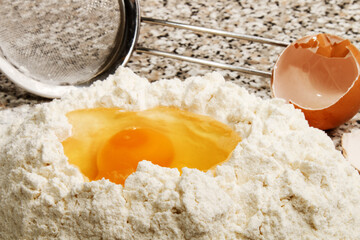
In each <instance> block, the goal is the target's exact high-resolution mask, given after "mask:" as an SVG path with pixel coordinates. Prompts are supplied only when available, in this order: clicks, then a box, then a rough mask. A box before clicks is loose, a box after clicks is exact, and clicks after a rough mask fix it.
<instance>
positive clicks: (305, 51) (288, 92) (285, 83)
mask: <svg viewBox="0 0 360 240" xmlns="http://www.w3.org/2000/svg"><path fill="white" fill-rule="evenodd" d="M358 76H359V70H358V65H357V63H356V61H355V59H354V58H353V57H352V55H351V53H350V52H349V53H348V54H347V56H346V57H345V58H329V57H324V56H322V55H319V54H315V53H314V51H313V50H312V49H311V48H302V47H298V48H296V47H295V46H294V45H293V44H291V45H290V46H289V47H288V48H287V49H286V51H284V53H283V54H282V55H281V57H279V60H278V62H277V64H276V66H275V68H274V73H273V77H274V78H276V81H274V82H273V94H274V95H275V96H277V97H280V98H284V99H286V100H288V101H290V102H293V103H295V104H297V105H298V106H300V107H302V108H308V109H322V108H326V107H328V106H330V105H332V104H334V103H335V102H336V101H337V100H338V99H340V98H341V97H342V96H343V95H344V94H345V93H346V92H347V91H348V90H349V88H351V86H352V85H353V83H354V80H356V79H357V78H358Z"/></svg>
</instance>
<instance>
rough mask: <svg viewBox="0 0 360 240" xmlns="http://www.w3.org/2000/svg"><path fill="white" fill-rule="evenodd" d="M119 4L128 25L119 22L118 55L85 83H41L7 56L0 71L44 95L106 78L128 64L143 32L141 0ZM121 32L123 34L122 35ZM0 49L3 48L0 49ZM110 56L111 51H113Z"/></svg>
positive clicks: (56, 95)
mask: <svg viewBox="0 0 360 240" xmlns="http://www.w3.org/2000/svg"><path fill="white" fill-rule="evenodd" d="M118 2H119V7H120V9H121V11H122V13H123V14H122V15H123V16H124V18H125V19H123V20H125V21H124V22H125V24H122V23H121V24H120V25H119V29H118V34H117V38H116V40H115V41H116V43H117V44H120V45H119V46H118V47H117V48H115V49H114V51H115V54H114V57H112V58H111V59H110V60H109V61H107V62H106V63H105V64H104V65H103V66H102V68H101V70H100V71H99V72H98V73H97V74H95V75H94V77H93V78H92V79H89V80H88V81H86V82H85V83H81V84H77V85H67V86H62V85H51V84H46V83H43V82H39V81H37V80H35V79H33V78H30V77H29V76H26V75H25V74H24V73H22V72H21V71H20V70H19V69H18V68H17V67H15V66H14V65H12V64H11V63H10V62H8V61H7V60H6V59H4V58H0V71H1V72H2V73H3V74H4V75H5V76H6V77H7V78H8V79H9V80H10V81H12V82H13V83H14V84H15V85H17V86H19V87H20V88H22V89H24V90H26V91H28V92H30V93H32V94H35V95H38V96H41V97H45V98H61V96H63V95H64V94H66V93H67V92H69V91H71V90H74V89H77V88H82V87H87V86H89V85H91V83H93V82H94V81H96V80H103V79H105V78H106V77H107V76H108V75H110V74H111V73H113V72H114V71H115V70H116V68H117V67H119V66H125V65H126V64H127V62H128V61H129V59H130V57H131V55H132V53H133V52H134V49H135V45H136V43H137V40H138V36H139V32H140V5H139V0H119V1H118ZM121 33H124V37H122V38H120V35H121ZM0 50H1V48H0ZM110 55H111V54H110Z"/></svg>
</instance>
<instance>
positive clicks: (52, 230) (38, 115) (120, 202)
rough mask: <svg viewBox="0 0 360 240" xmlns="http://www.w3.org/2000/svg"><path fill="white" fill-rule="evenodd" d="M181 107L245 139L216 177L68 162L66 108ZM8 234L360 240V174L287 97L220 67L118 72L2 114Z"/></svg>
mask: <svg viewBox="0 0 360 240" xmlns="http://www.w3.org/2000/svg"><path fill="white" fill-rule="evenodd" d="M159 105H161V106H176V107H180V108H182V109H185V110H189V111H192V112H195V113H198V114H204V115H209V116H211V117H213V118H215V119H217V120H219V121H221V122H223V123H226V124H228V125H229V126H231V127H232V128H233V129H234V130H235V131H236V132H237V133H238V134H239V135H240V136H241V138H242V141H241V142H240V143H239V144H238V146H237V147H236V149H235V150H234V152H233V155H232V157H231V159H230V160H229V161H228V162H226V163H225V164H223V165H221V166H218V167H217V169H216V173H215V175H213V174H212V173H210V172H208V173H204V172H201V171H198V170H196V169H186V168H185V169H184V170H183V173H182V175H181V176H180V174H179V171H178V170H177V169H169V168H162V167H159V166H156V165H153V164H151V163H150V162H147V161H143V162H140V163H139V165H138V168H137V171H136V172H135V173H133V174H132V175H131V176H129V177H128V179H127V180H126V183H125V186H124V187H122V186H121V185H116V184H113V183H111V182H109V181H107V180H100V181H93V182H85V180H84V178H83V176H82V174H81V173H80V172H79V171H78V169H77V168H76V167H74V166H71V165H70V164H69V163H68V162H67V158H66V156H65V155H64V153H63V149H62V145H61V141H63V140H64V139H66V138H67V137H68V136H70V135H71V126H70V125H69V123H68V122H67V119H66V117H65V114H66V113H67V112H68V111H72V110H75V109H83V108H95V107H120V108H124V109H126V110H143V109H148V108H152V107H155V106H159ZM0 123H1V129H0V133H1V136H2V137H1V140H0V150H1V151H0V196H1V197H0V238H1V239H51V238H56V239H360V227H359V226H360V177H359V174H358V173H357V172H356V171H355V170H354V169H353V168H352V167H351V166H350V164H349V163H348V162H346V161H345V159H344V158H343V156H342V155H341V153H340V152H339V151H337V150H335V148H334V146H333V143H332V141H331V139H330V138H329V137H327V136H326V134H325V133H324V132H322V131H320V130H317V129H314V128H310V127H309V126H308V124H307V122H306V121H305V120H304V117H303V115H302V113H301V112H300V111H298V110H295V109H294V108H293V107H292V105H289V104H285V103H284V102H283V101H282V100H279V99H271V100H261V99H259V98H257V97H255V96H253V95H250V94H248V93H247V92H246V91H245V90H244V89H242V88H240V87H239V86H237V85H235V84H232V83H230V82H225V81H224V79H223V78H222V76H220V75H219V74H217V73H211V74H208V75H206V76H204V77H193V78H189V79H187V80H186V81H184V82H182V81H179V80H171V81H169V80H161V81H158V82H154V83H149V82H148V81H147V80H146V79H142V78H139V77H138V76H136V75H135V74H134V73H133V72H131V71H130V70H129V69H125V68H120V69H118V71H117V72H116V74H115V75H113V76H110V77H109V78H108V79H107V80H105V81H102V82H96V83H94V84H93V85H92V86H91V87H90V88H86V89H82V90H75V91H73V92H71V93H70V94H69V95H67V96H65V97H64V98H63V99H61V100H54V101H52V102H50V103H46V104H41V105H37V106H35V107H31V108H29V107H28V108H23V109H17V110H15V111H10V110H5V111H2V112H0Z"/></svg>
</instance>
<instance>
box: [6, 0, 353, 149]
mask: <svg viewBox="0 0 360 240" xmlns="http://www.w3.org/2000/svg"><path fill="white" fill-rule="evenodd" d="M140 5H141V15H142V16H146V17H154V18H160V19H166V20H172V21H179V22H183V23H190V24H194V25H199V26H206V27H210V28H215V29H223V30H227V31H234V32H238V33H242V34H251V35H256V36H262V37H267V38H273V39H277V40H281V41H288V42H290V41H293V40H296V39H298V38H300V37H303V36H306V35H310V34H314V33H320V32H326V33H330V34H335V35H338V36H342V37H345V38H348V39H350V40H351V41H352V42H353V43H354V45H355V46H357V47H358V48H359V47H360V38H359V33H360V15H359V12H360V1H355V0H354V1H352V0H345V1H335V0H322V1H319V0H305V1H304V0H300V1H297V0H288V1H286V0H279V1H265V0H253V1H250V0H247V1H241V0H238V1H236V0H223V1H219V0H196V1H188V0H184V1H177V0H142V1H141V3H140ZM138 45H141V46H144V47H148V48H156V49H160V50H164V51H170V52H174V53H179V54H184V55H188V56H193V57H198V58H205V59H209V60H214V61H218V62H224V63H228V64H234V65H238V66H245V67H251V68H256V69H259V70H265V71H271V69H272V67H273V65H274V63H275V61H276V59H277V56H278V55H279V54H280V53H281V51H282V48H281V47H276V46H267V45H262V44H259V43H249V42H246V41H242V40H235V39H231V38H226V37H219V36H212V35H209V34H200V33H193V32H191V31H187V30H181V29H174V28H170V27H160V26H156V25H150V24H144V23H143V24H141V33H140V37H139V41H138ZM127 66H128V67H130V68H131V69H132V70H133V71H134V72H136V73H137V74H139V75H141V76H143V77H146V78H148V79H149V80H150V81H155V80H157V79H162V78H166V79H172V78H180V79H185V78H187V77H189V76H194V75H203V74H205V73H207V72H210V71H214V70H217V71H219V72H221V73H222V74H223V75H224V77H225V78H226V79H227V80H228V81H233V82H235V83H237V84H239V85H240V86H243V87H245V88H246V89H247V90H248V91H249V92H252V93H254V94H256V95H257V96H260V97H262V98H269V97H270V88H269V82H270V79H268V78H264V77H258V76H252V75H246V74H243V73H239V72H231V71H227V70H221V69H215V68H211V67H206V66H201V65H197V64H192V63H187V62H182V61H178V60H172V59H164V58H161V57H156V56H150V55H145V54H138V53H134V54H133V56H132V58H131V60H130V62H129V63H128V65H127ZM45 101H48V100H47V99H43V98H41V97H37V96H34V95H32V94H29V93H26V92H25V91H23V90H21V89H19V88H18V87H16V86H15V85H14V84H13V83H11V82H10V81H9V80H8V79H7V78H6V77H5V76H4V75H3V74H0V107H1V108H15V107H18V106H21V105H31V104H37V103H41V102H45ZM359 126H360V115H359V114H357V115H356V116H355V117H354V118H353V119H352V120H350V121H348V122H347V123H345V124H343V125H342V126H340V127H338V128H336V129H333V130H330V131H327V133H328V134H329V136H330V137H331V138H332V139H333V141H334V143H335V145H336V146H337V147H338V148H339V149H341V147H340V146H339V142H340V138H341V136H342V134H343V133H344V132H349V131H351V130H352V129H355V128H359Z"/></svg>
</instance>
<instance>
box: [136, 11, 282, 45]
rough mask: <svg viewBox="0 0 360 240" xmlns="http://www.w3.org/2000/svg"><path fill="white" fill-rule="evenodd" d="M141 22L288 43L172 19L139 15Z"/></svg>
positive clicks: (265, 42) (269, 42)
mask: <svg viewBox="0 0 360 240" xmlns="http://www.w3.org/2000/svg"><path fill="white" fill-rule="evenodd" d="M141 22H143V23H150V24H157V25H162V26H168V27H174V28H181V29H187V30H191V31H194V32H203V33H210V34H214V35H219V36H223V37H232V38H237V39H243V40H248V41H252V42H259V43H263V44H270V45H275V46H280V47H287V46H288V45H289V43H288V42H283V41H278V40H273V39H270V38H263V37H257V36H251V35H245V34H240V33H234V32H228V31H223V30H216V29H212V28H206V27H199V26H193V25H190V24H184V23H178V22H172V21H167V20H161V19H155V18H148V17H141Z"/></svg>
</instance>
